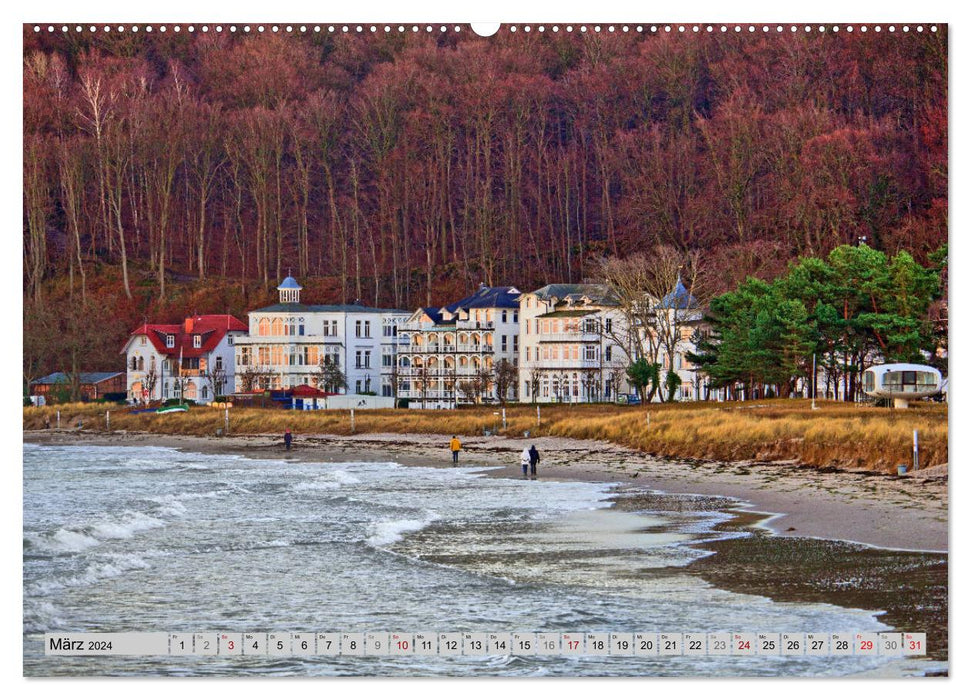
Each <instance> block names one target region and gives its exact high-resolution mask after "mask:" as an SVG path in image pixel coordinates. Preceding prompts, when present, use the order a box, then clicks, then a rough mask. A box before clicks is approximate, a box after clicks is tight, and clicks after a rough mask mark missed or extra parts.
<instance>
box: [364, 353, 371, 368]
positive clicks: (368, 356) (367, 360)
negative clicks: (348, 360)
mask: <svg viewBox="0 0 971 700" xmlns="http://www.w3.org/2000/svg"><path fill="white" fill-rule="evenodd" d="M364 369H371V351H370V350H365V351H364Z"/></svg>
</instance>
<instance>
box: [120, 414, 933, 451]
mask: <svg viewBox="0 0 971 700" xmlns="http://www.w3.org/2000/svg"><path fill="white" fill-rule="evenodd" d="M105 430H111V411H105ZM914 432H915V433H916V432H917V431H916V430H915V431H914ZM914 449H917V448H914Z"/></svg>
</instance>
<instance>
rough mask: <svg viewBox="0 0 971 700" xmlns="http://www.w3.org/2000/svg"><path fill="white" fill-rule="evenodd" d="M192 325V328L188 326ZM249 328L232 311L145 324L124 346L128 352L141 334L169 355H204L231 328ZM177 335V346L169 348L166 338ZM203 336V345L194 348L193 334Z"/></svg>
mask: <svg viewBox="0 0 971 700" xmlns="http://www.w3.org/2000/svg"><path fill="white" fill-rule="evenodd" d="M190 327H191V329H192V330H191V331H189V330H188V328H190ZM246 330H248V327H247V325H246V324H245V323H243V322H242V321H240V320H239V319H238V318H236V317H235V316H230V315H229V314H219V315H208V316H192V317H190V318H187V319H186V320H185V321H183V322H182V323H181V324H173V323H145V324H142V325H141V326H139V327H138V328H136V329H135V330H133V331H132V332H131V335H130V336H129V338H128V341H127V342H126V343H125V346H124V347H123V348H122V349H121V351H122V352H125V351H126V350H127V349H128V344H129V343H130V342H131V341H132V339H133V338H135V337H136V336H139V335H144V336H147V337H148V339H149V341H150V342H151V343H152V345H153V346H155V349H156V350H158V352H159V353H161V354H163V355H167V356H169V357H179V356H180V353H181V356H182V357H201V356H202V355H205V354H207V353H209V352H211V351H212V350H213V349H215V347H216V346H217V345H219V342H220V341H221V340H222V339H223V338H224V337H225V335H226V333H227V332H229V331H244V332H245V331H246ZM167 335H174V336H175V344H174V345H173V347H166V345H165V337H166V336H167ZM195 335H201V336H202V339H201V347H198V348H197V347H193V342H192V336H195Z"/></svg>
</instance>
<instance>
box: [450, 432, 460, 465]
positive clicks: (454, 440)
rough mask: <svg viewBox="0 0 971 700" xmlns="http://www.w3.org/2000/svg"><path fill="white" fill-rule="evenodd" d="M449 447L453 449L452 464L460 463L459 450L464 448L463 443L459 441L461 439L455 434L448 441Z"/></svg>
mask: <svg viewBox="0 0 971 700" xmlns="http://www.w3.org/2000/svg"><path fill="white" fill-rule="evenodd" d="M448 449H450V450H451V451H452V464H458V463H459V450H461V449H462V443H461V442H459V439H458V438H457V437H455V436H454V435H453V436H452V439H451V440H450V441H449V443H448Z"/></svg>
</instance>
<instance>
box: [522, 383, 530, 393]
mask: <svg viewBox="0 0 971 700" xmlns="http://www.w3.org/2000/svg"><path fill="white" fill-rule="evenodd" d="M523 396H529V382H528V381H526V382H523Z"/></svg>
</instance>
